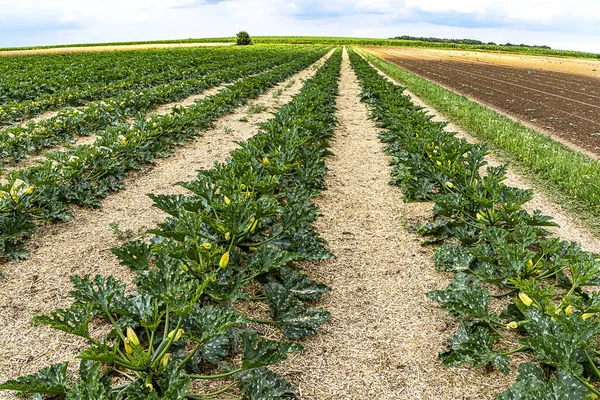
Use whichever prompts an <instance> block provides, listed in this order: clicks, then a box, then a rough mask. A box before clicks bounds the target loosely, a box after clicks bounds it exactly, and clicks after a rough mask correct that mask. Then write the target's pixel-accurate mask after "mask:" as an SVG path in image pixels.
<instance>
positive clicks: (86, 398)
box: [66, 360, 116, 400]
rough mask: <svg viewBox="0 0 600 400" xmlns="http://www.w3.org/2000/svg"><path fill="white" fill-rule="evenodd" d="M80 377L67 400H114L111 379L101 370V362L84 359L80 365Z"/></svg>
mask: <svg viewBox="0 0 600 400" xmlns="http://www.w3.org/2000/svg"><path fill="white" fill-rule="evenodd" d="M79 377H80V379H79V380H78V381H77V382H75V384H74V385H73V388H72V389H71V390H70V391H69V393H68V395H67V398H66V399H67V400H100V399H102V400H113V399H116V392H113V391H112V386H111V380H110V379H109V378H108V377H106V376H104V374H102V372H101V371H100V364H99V363H92V362H90V361H85V360H84V361H82V362H81V365H80V367H79Z"/></svg>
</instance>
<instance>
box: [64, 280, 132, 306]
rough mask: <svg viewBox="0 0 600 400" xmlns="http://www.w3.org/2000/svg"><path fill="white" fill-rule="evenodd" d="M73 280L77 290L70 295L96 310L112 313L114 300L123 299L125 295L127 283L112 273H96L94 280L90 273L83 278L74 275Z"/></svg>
mask: <svg viewBox="0 0 600 400" xmlns="http://www.w3.org/2000/svg"><path fill="white" fill-rule="evenodd" d="M71 282H72V283H73V286H74V287H75V290H72V291H70V292H69V295H70V296H71V297H73V298H74V299H75V300H77V301H79V302H80V303H82V304H89V305H90V306H91V307H92V309H93V310H94V311H101V312H104V313H110V312H111V307H112V302H113V300H121V301H122V300H123V297H124V295H125V284H124V283H122V282H120V281H118V280H117V279H115V278H114V277H113V276H112V275H111V276H109V277H104V276H102V275H96V277H95V278H94V280H93V281H92V280H90V277H89V275H86V276H84V277H83V278H81V277H79V276H76V275H72V276H71Z"/></svg>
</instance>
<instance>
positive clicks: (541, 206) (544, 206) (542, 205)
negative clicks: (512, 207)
mask: <svg viewBox="0 0 600 400" xmlns="http://www.w3.org/2000/svg"><path fill="white" fill-rule="evenodd" d="M371 66H372V67H373V68H375V70H377V72H378V73H379V74H380V75H382V76H384V77H386V78H387V79H388V80H389V81H391V82H394V83H397V84H400V85H402V82H397V81H395V80H394V79H392V78H391V77H389V76H387V75H386V74H384V73H383V72H381V71H380V70H378V69H377V67H375V66H374V65H372V64H371ZM404 93H405V94H407V95H409V96H410V97H411V101H412V102H413V103H414V104H415V105H418V106H421V107H423V108H424V109H425V111H426V112H427V113H429V114H431V115H433V118H432V120H433V121H438V122H445V123H447V124H448V125H447V126H446V128H445V130H446V131H447V132H457V133H458V135H457V136H458V137H462V138H464V139H466V140H467V141H469V142H471V143H478V142H479V140H478V139H476V138H474V137H473V136H471V135H469V134H468V133H467V132H466V131H464V130H463V129H461V128H459V127H458V126H456V125H454V124H452V123H450V122H448V120H446V119H445V118H444V117H443V116H441V115H440V113H439V112H438V111H437V110H435V109H433V108H432V107H430V106H428V105H427V104H426V103H425V102H423V101H422V100H421V99H419V98H418V97H417V96H415V95H414V93H411V92H410V91H409V90H408V89H405V90H404ZM486 160H487V161H488V164H489V165H490V166H498V165H501V164H504V163H509V162H510V160H503V159H500V158H497V157H493V156H491V155H488V156H487V157H486ZM505 183H506V184H507V185H510V186H514V187H517V188H521V189H534V197H533V200H532V201H530V202H529V203H526V204H525V206H524V208H525V209H526V210H527V211H529V212H533V211H534V210H540V211H542V213H543V214H545V215H550V216H552V217H554V222H556V223H558V224H559V225H560V227H559V228H550V229H549V230H550V231H552V232H553V233H554V234H555V235H556V236H558V237H560V238H562V239H564V240H571V241H576V242H580V243H581V245H582V248H583V249H584V250H587V251H595V252H597V251H598V249H600V238H598V237H596V236H595V235H594V234H593V233H592V232H591V231H590V230H589V229H588V228H586V227H585V226H584V225H583V224H582V223H581V221H579V220H578V218H577V216H575V215H572V214H571V213H569V212H568V211H566V210H565V209H563V208H562V207H560V206H559V205H558V204H556V203H555V202H554V201H553V200H552V199H551V198H548V196H546V195H544V194H543V193H542V192H541V191H540V190H538V189H537V188H536V186H535V185H534V184H532V183H531V182H530V181H529V180H528V179H526V178H525V177H523V176H522V175H520V174H518V173H516V172H515V171H514V170H513V169H511V168H509V169H508V173H507V179H506V181H505Z"/></svg>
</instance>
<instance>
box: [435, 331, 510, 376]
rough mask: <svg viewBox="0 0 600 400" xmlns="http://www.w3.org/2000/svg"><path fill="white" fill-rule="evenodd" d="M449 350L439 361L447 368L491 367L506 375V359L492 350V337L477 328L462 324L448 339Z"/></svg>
mask: <svg viewBox="0 0 600 400" xmlns="http://www.w3.org/2000/svg"><path fill="white" fill-rule="evenodd" d="M449 343H450V349H448V350H447V351H445V352H443V353H441V354H440V360H441V361H442V363H443V364H444V365H446V366H448V367H459V366H461V365H463V364H472V365H473V367H475V368H482V367H485V366H487V365H491V366H493V367H494V368H497V369H500V370H502V371H503V372H504V373H508V357H506V356H504V355H503V354H502V352H500V351H495V350H494V348H493V345H494V337H493V336H492V335H491V334H490V332H489V331H488V330H487V329H486V328H484V327H482V326H477V327H475V328H474V329H473V328H472V327H470V326H467V325H466V324H464V323H462V322H461V324H460V326H459V327H458V330H457V331H456V332H455V333H454V335H452V336H451V337H450V339H449Z"/></svg>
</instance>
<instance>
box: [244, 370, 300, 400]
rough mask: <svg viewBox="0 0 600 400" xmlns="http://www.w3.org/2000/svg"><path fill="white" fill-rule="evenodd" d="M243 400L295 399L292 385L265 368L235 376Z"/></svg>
mask: <svg viewBox="0 0 600 400" xmlns="http://www.w3.org/2000/svg"><path fill="white" fill-rule="evenodd" d="M235 380H236V381H237V383H238V386H239V388H240V391H241V392H242V395H243V396H242V399H243V400H283V399H290V398H296V396H295V392H296V391H295V390H294V387H293V386H292V385H290V384H289V383H287V382H286V381H285V380H284V379H283V378H281V377H280V376H278V375H277V374H275V373H274V372H272V371H270V370H269V369H267V368H256V369H252V370H250V371H242V372H240V373H238V374H236V375H235Z"/></svg>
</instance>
